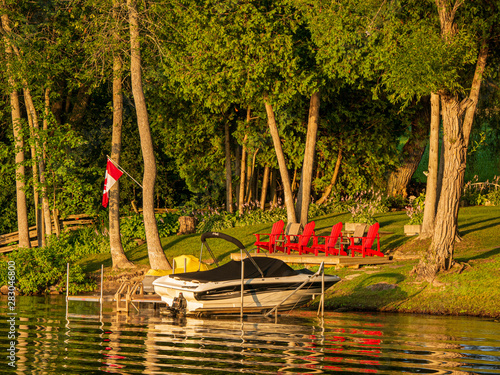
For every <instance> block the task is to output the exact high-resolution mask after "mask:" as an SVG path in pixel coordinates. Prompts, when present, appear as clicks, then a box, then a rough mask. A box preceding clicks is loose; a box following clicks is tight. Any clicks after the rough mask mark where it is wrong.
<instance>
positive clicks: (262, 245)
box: [254, 220, 285, 253]
mask: <svg viewBox="0 0 500 375" xmlns="http://www.w3.org/2000/svg"><path fill="white" fill-rule="evenodd" d="M284 226H285V223H284V221H283V220H279V221H277V222H276V223H274V224H273V227H272V229H271V233H257V234H254V236H255V237H256V240H255V244H254V245H255V246H256V247H257V252H259V251H260V250H261V249H262V250H267V251H268V252H269V253H274V252H275V251H276V241H277V240H278V239H279V238H280V237H281V236H282V235H283V227H284ZM261 236H268V237H269V241H262V240H261Z"/></svg>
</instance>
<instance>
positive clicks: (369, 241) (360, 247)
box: [347, 223, 384, 258]
mask: <svg viewBox="0 0 500 375" xmlns="http://www.w3.org/2000/svg"><path fill="white" fill-rule="evenodd" d="M379 228H380V224H379V223H375V224H373V225H372V226H370V229H368V234H367V235H366V237H350V238H349V241H351V245H350V246H349V247H348V248H347V250H351V254H352V256H354V255H355V253H356V252H359V253H361V254H362V255H363V258H364V257H365V256H367V255H368V256H374V255H377V256H379V257H383V256H384V254H383V253H382V252H381V251H380V235H379V233H378V230H379ZM356 238H359V239H360V240H361V243H360V244H355V243H354V242H355V239H356ZM375 239H376V240H377V250H373V249H372V246H373V243H374V242H375Z"/></svg>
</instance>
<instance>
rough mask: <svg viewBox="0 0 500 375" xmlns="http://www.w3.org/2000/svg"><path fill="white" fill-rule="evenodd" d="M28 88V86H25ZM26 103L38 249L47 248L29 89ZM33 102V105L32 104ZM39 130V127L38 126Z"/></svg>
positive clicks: (33, 113)
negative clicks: (39, 192)
mask: <svg viewBox="0 0 500 375" xmlns="http://www.w3.org/2000/svg"><path fill="white" fill-rule="evenodd" d="M25 86H26V85H25ZM23 93H24V102H25V105H26V109H27V111H26V112H27V116H28V126H29V129H30V138H31V142H30V149H31V170H32V181H33V201H34V203H35V223H36V238H37V241H38V247H43V246H45V233H44V232H43V224H42V210H41V207H40V196H39V194H38V187H39V185H40V179H39V175H38V165H37V164H38V153H37V147H36V146H37V142H36V137H37V134H35V127H34V125H33V123H34V122H36V123H37V124H38V119H37V115H36V111H35V110H34V105H33V101H31V94H30V91H29V89H27V88H26V87H25V88H24V89H23ZM30 101H31V103H30ZM37 128H38V126H37Z"/></svg>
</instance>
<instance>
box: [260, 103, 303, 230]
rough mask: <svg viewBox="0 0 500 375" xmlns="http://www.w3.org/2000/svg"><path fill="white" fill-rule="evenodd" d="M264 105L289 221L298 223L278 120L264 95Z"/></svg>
mask: <svg viewBox="0 0 500 375" xmlns="http://www.w3.org/2000/svg"><path fill="white" fill-rule="evenodd" d="M264 104H265V106H266V113H267V123H268V125H269V131H270V132H271V137H272V139H273V145H274V149H275V151H276V157H277V159H278V165H279V170H280V175H281V182H282V183H283V190H284V195H285V207H286V212H287V220H288V222H289V223H296V222H297V218H296V215H295V207H294V204H293V195H292V187H291V184H290V176H289V175H288V168H287V167H286V160H285V154H284V153H283V148H282V147H281V139H280V136H279V133H278V127H277V125H276V119H275V117H274V111H273V107H272V106H271V104H270V103H269V100H268V97H267V95H264Z"/></svg>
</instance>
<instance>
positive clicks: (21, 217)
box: [1, 14, 31, 248]
mask: <svg viewBox="0 0 500 375" xmlns="http://www.w3.org/2000/svg"><path fill="white" fill-rule="evenodd" d="M1 18H2V27H3V29H4V30H5V31H6V32H7V33H10V31H11V29H10V25H9V18H8V16H7V15H6V14H2V16H1ZM4 41H5V44H6V47H5V52H6V54H7V77H8V84H9V89H10V90H11V91H10V108H11V116H12V126H13V131H14V144H15V150H16V157H15V162H16V205H17V228H18V231H19V247H25V248H29V247H31V243H30V237H29V227H28V208H27V204H26V194H25V192H24V191H25V178H26V174H25V169H24V140H23V136H22V127H21V126H22V125H21V107H20V104H19V95H18V93H17V90H16V83H15V81H14V73H13V72H12V63H11V62H12V61H13V52H12V46H11V44H10V40H9V39H8V37H7V36H6V35H4Z"/></svg>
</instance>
